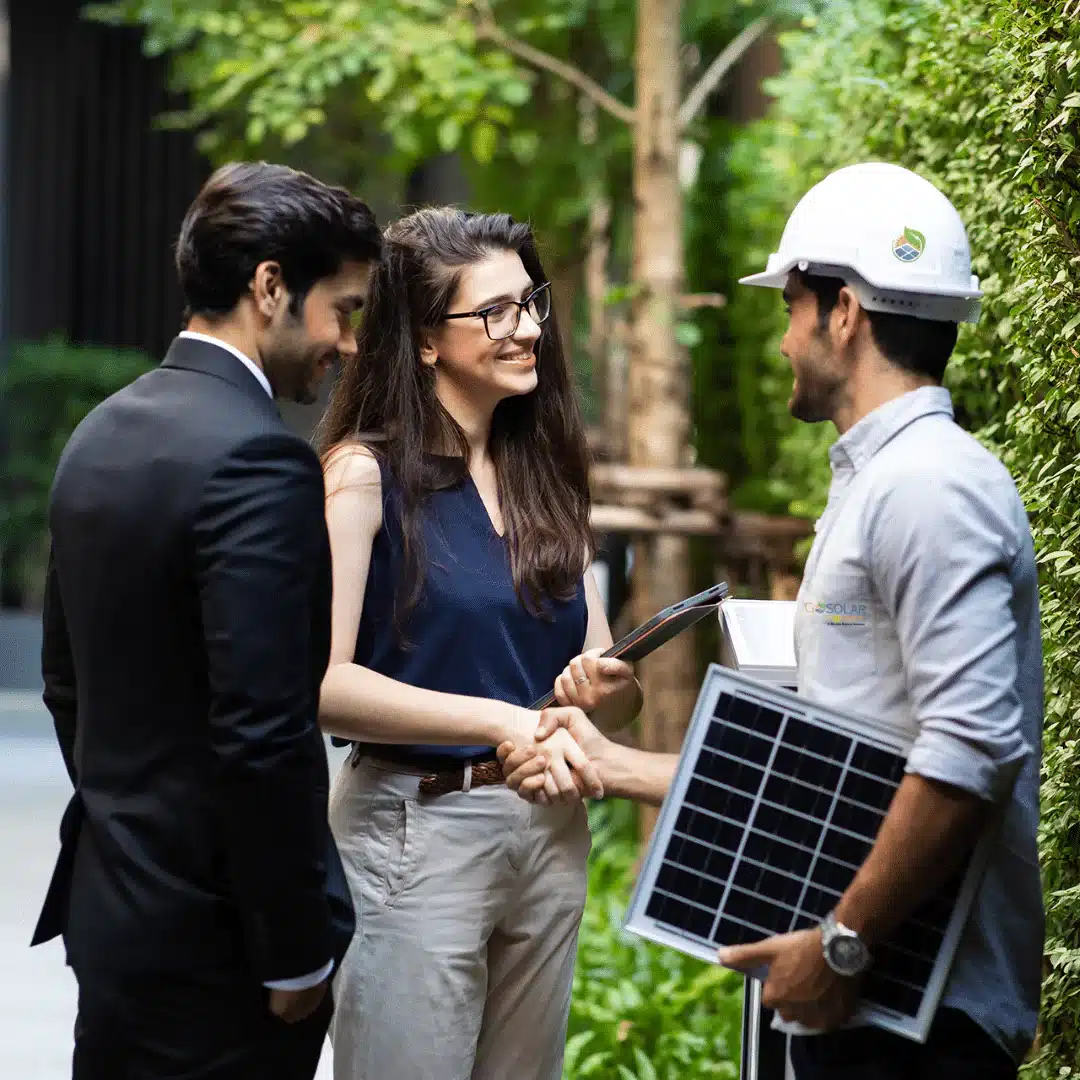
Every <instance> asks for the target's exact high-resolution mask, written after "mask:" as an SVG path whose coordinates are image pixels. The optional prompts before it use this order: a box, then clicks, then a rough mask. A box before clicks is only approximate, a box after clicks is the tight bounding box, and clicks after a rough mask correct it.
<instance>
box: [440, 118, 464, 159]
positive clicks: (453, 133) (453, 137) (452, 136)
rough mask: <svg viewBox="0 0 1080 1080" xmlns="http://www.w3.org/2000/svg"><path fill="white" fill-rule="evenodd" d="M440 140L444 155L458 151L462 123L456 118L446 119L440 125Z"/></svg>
mask: <svg viewBox="0 0 1080 1080" xmlns="http://www.w3.org/2000/svg"><path fill="white" fill-rule="evenodd" d="M438 138H439V148H440V149H441V150H442V151H443V152H444V153H450V151H451V150H456V149H457V145H458V143H459V142H460V141H461V121H460V120H458V118H457V117H456V116H448V117H446V119H445V120H443V122H442V123H441V124H439V130H438Z"/></svg>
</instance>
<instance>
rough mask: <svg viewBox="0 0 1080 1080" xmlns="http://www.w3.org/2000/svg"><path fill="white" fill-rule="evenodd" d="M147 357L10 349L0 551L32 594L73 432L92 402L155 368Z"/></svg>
mask: <svg viewBox="0 0 1080 1080" xmlns="http://www.w3.org/2000/svg"><path fill="white" fill-rule="evenodd" d="M151 364H152V362H151V361H150V359H149V358H148V357H146V356H144V355H143V354H142V353H138V352H125V351H121V350H114V349H100V348H92V347H87V346H77V345H69V344H67V343H66V342H64V341H60V340H57V339H53V340H49V341H43V342H34V343H25V342H24V343H16V344H14V345H12V347H11V352H10V356H9V361H8V365H7V369H6V371H5V373H4V385H3V387H2V389H0V393H2V395H3V397H4V399H5V404H6V410H7V418H8V446H7V456H6V461H5V467H4V470H3V484H4V499H3V508H2V510H0V547H2V548H3V549H4V551H5V556H6V558H7V559H8V560H10V561H9V563H8V568H10V567H11V565H12V564H14V567H15V577H16V586H19V587H21V591H23V592H27V591H30V589H31V586H32V584H33V583H34V581H35V580H36V574H35V570H36V569H37V568H36V560H37V558H38V556H39V554H40V548H41V546H42V544H43V542H44V538H45V535H46V532H47V529H48V521H47V518H48V505H49V489H50V487H51V486H52V478H53V473H54V472H55V471H56V464H57V462H58V461H59V460H60V453H61V451H62V450H63V449H64V444H65V443H66V442H67V440H68V438H69V437H70V435H71V433H72V431H74V430H75V426H76V425H77V424H78V423H79V421H80V420H82V418H83V417H84V416H86V414H87V413H88V412H90V410H91V409H92V408H94V406H95V405H97V404H98V403H99V402H101V401H103V400H104V399H105V398H107V397H108V396H109V395H110V394H112V393H114V392H115V391H116V390H119V389H120V388H121V387H122V386H126V385H127V384H128V383H129V382H131V380H132V379H134V378H137V377H138V376H139V375H141V374H142V373H143V372H144V371H147V370H148V369H149V368H150V367H151Z"/></svg>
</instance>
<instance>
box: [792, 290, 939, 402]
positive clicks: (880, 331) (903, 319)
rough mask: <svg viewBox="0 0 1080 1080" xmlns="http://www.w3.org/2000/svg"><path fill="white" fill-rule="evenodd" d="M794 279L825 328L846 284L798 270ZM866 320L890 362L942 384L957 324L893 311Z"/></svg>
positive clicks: (874, 314)
mask: <svg viewBox="0 0 1080 1080" xmlns="http://www.w3.org/2000/svg"><path fill="white" fill-rule="evenodd" d="M795 278H796V280H797V281H798V282H799V284H800V285H802V286H803V287H804V288H806V289H809V290H810V292H812V293H813V294H814V296H815V297H816V298H817V309H818V325H819V326H820V327H821V328H822V329H824V328H825V326H826V325H827V324H828V321H829V316H830V315H831V314H832V310H833V308H834V307H836V304H837V301H838V300H839V299H840V290H841V289H842V288H843V287H844V284H845V283H844V281H843V280H841V279H840V278H835V277H821V276H820V275H818V274H808V273H805V272H804V271H802V270H796V271H795ZM866 317H867V318H868V319H869V320H870V331H871V333H872V334H873V335H874V341H876V342H877V346H878V348H879V349H880V350H881V351H882V353H883V354H884V356H885V358H886V359H887V360H888V361H889V363H891V364H895V365H896V366H897V367H898V368H903V370H904V371H910V372H912V374H915V375H926V376H928V377H929V378H931V379H933V380H934V381H935V382H941V380H942V379H943V378H944V377H945V366H946V364H948V362H949V357H950V356H952V351H953V349H955V348H956V337H957V333H958V331H959V327H958V325H957V324H956V323H954V322H938V321H936V320H933V319H916V318H915V316H913V315H896V314H893V313H892V312H891V311H868V312H866Z"/></svg>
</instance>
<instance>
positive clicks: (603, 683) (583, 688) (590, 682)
mask: <svg viewBox="0 0 1080 1080" xmlns="http://www.w3.org/2000/svg"><path fill="white" fill-rule="evenodd" d="M603 652H604V650H603V649H589V650H588V651H587V652H583V653H582V654H581V655H580V656H575V657H574V659H573V660H571V661H570V663H569V664H567V665H566V667H565V668H563V670H562V673H561V674H560V675H559V677H558V678H557V679H556V680H555V700H556V701H557V702H558V703H559V704H560V705H562V706H564V707H566V708H571V707H573V708H578V709H580V710H581V711H582V712H584V713H591V712H593V710H594V709H597V708H599V707H600V706H602V705H603V704H604V703H605V702H606V701H609V700H610V699H611V698H614V697H616V696H617V695H627V694H630V693H632V692H637V690H638V685H637V679H635V678H634V669H633V668H632V667H631V666H630V665H629V664H628V663H626V662H625V661H624V660H617V659H616V658H615V657H613V656H608V657H605V656H603V655H602V654H603Z"/></svg>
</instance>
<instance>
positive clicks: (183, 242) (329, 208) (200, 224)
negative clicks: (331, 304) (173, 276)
mask: <svg viewBox="0 0 1080 1080" xmlns="http://www.w3.org/2000/svg"><path fill="white" fill-rule="evenodd" d="M381 246H382V237H381V235H380V233H379V227H378V225H377V224H376V222H375V215H374V214H372V212H371V210H370V209H369V208H368V206H367V204H366V203H363V202H361V201H360V200H359V199H357V198H355V197H354V196H352V195H350V194H349V192H347V191H346V190H345V189H344V188H337V187H329V186H327V185H326V184H323V183H321V182H320V181H318V180H316V179H314V177H311V176H308V175H307V174H306V173H302V172H297V171H296V170H295V169H289V168H287V167H286V166H284V165H267V164H266V163H265V162H242V163H239V164H232V165H224V166H222V167H221V168H220V169H218V170H217V171H216V172H215V173H214V175H213V176H211V177H210V179H209V180H207V181H206V183H205V184H204V185H203V188H202V190H201V191H200V192H199V194H198V195H197V196H196V198H195V201H194V202H193V203H192V204H191V206H190V207H189V208H188V212H187V213H186V214H185V215H184V222H183V224H182V225H181V226H180V237H179V239H178V240H177V242H176V272H177V274H178V275H179V278H180V289H181V291H182V293H183V296H184V304H185V319H186V318H190V317H191V316H192V315H196V314H206V315H226V314H228V313H229V312H230V311H232V310H233V308H234V307H236V304H237V302H238V301H239V300H240V298H241V297H242V296H243V295H244V294H245V293H246V292H247V290H248V287H249V284H250V282H251V278H252V275H253V274H254V273H255V268H256V267H257V266H258V265H259V263H261V262H267V261H274V262H277V263H278V264H280V266H281V276H282V280H283V282H284V283H285V287H286V288H287V289H288V290H289V293H290V296H291V300H292V306H293V310H294V312H299V310H300V308H301V306H302V305H303V301H304V297H306V296H307V294H308V292H309V291H310V289H311V287H312V286H313V285H314V284H315V283H316V282H317V281H320V280H321V279H323V278H327V277H331V276H332V275H334V274H336V273H337V272H338V271H339V270H340V269H341V264H342V263H343V262H344V261H345V260H347V259H355V260H356V261H357V262H370V261H374V260H377V259H378V258H379V254H380V250H381Z"/></svg>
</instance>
